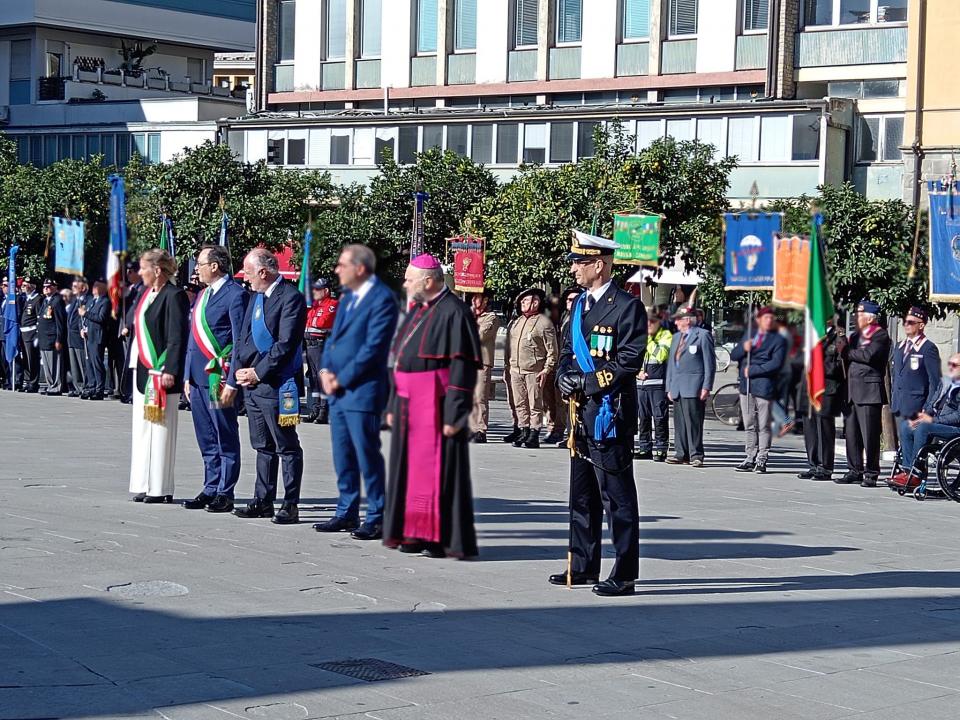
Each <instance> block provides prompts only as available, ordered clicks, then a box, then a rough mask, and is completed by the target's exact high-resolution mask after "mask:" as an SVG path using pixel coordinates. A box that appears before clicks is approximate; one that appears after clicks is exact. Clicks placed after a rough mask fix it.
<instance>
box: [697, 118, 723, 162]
mask: <svg viewBox="0 0 960 720" xmlns="http://www.w3.org/2000/svg"><path fill="white" fill-rule="evenodd" d="M697 140H699V141H700V142H702V143H703V144H705V145H712V146H713V149H714V153H713V156H714V157H718V156H719V157H722V156H723V155H724V153H725V152H726V150H727V148H726V143H725V142H724V141H723V118H701V119H699V120H697Z"/></svg>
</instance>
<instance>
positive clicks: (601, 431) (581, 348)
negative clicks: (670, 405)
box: [570, 293, 617, 442]
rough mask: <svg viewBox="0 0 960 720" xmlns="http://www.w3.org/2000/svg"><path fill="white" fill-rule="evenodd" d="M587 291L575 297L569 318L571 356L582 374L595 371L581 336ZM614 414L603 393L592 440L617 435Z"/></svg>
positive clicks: (610, 402) (610, 401) (586, 344)
mask: <svg viewBox="0 0 960 720" xmlns="http://www.w3.org/2000/svg"><path fill="white" fill-rule="evenodd" d="M586 296H587V293H583V294H582V295H580V297H578V298H577V301H576V302H575V303H574V305H573V315H572V317H571V318H570V341H571V342H572V343H573V356H574V357H575V358H576V359H577V364H578V365H579V366H580V371H581V372H583V374H584V375H586V374H587V373H592V372H596V369H597V367H596V365H595V364H594V362H593V356H592V355H591V354H590V346H589V344H588V343H587V341H586V339H585V338H584V337H583V331H582V330H583V300H584V298H585V297H586ZM614 420H616V415H615V414H614V412H613V402H612V400H611V399H610V396H609V395H604V396H603V399H602V400H601V402H600V410H599V411H598V412H597V419H596V421H595V422H594V423H593V437H592V438H591V439H592V440H595V441H597V442H603V441H604V440H613V439H614V438H616V437H617V427H616V425H615V423H614Z"/></svg>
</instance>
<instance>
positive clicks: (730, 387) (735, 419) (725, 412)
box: [710, 382, 741, 427]
mask: <svg viewBox="0 0 960 720" xmlns="http://www.w3.org/2000/svg"><path fill="white" fill-rule="evenodd" d="M710 408H711V409H712V410H713V414H714V416H716V418H717V420H719V421H720V422H722V423H723V424H724V425H730V426H731V427H737V426H739V425H740V422H741V419H740V385H739V384H738V383H735V382H732V383H727V384H726V385H721V386H720V387H718V388H717V389H716V390H714V391H713V395H712V397H711V398H710Z"/></svg>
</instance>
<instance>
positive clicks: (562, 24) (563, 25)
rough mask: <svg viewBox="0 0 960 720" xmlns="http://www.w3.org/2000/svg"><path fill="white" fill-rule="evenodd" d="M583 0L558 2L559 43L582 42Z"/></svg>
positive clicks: (558, 0) (562, 0) (560, 0)
mask: <svg viewBox="0 0 960 720" xmlns="http://www.w3.org/2000/svg"><path fill="white" fill-rule="evenodd" d="M582 17H583V0H557V42H560V43H575V42H580V37H581V27H582V25H581V23H582Z"/></svg>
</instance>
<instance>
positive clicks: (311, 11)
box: [293, 0, 326, 90]
mask: <svg viewBox="0 0 960 720" xmlns="http://www.w3.org/2000/svg"><path fill="white" fill-rule="evenodd" d="M323 6H324V3H322V2H320V0H313V1H312V2H298V3H297V5H296V8H297V18H296V25H295V26H294V29H295V32H296V36H295V38H294V43H295V48H294V58H295V63H296V64H295V65H294V67H293V88H294V89H295V90H305V89H310V90H314V89H319V88H320V58H321V51H322V49H323V38H324V36H325V34H326V32H325V30H324V22H323Z"/></svg>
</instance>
